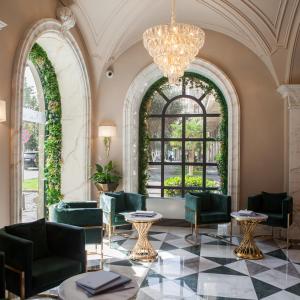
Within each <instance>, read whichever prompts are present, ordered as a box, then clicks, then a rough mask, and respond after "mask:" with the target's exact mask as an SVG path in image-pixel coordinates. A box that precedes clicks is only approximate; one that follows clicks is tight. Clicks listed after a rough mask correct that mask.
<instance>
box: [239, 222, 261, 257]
mask: <svg viewBox="0 0 300 300" xmlns="http://www.w3.org/2000/svg"><path fill="white" fill-rule="evenodd" d="M260 222H262V220H239V221H238V223H239V224H240V225H241V228H242V233H243V239H242V241H241V243H240V245H239V246H238V247H237V248H235V249H234V254H235V255H236V256H237V257H240V258H244V259H262V258H263V257H264V255H263V253H262V252H261V250H260V249H259V248H258V247H257V246H256V244H255V241H254V239H253V232H254V230H255V227H256V225H257V224H258V223H260Z"/></svg>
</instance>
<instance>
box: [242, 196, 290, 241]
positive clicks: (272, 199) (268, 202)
mask: <svg viewBox="0 0 300 300" xmlns="http://www.w3.org/2000/svg"><path fill="white" fill-rule="evenodd" d="M248 209H249V210H253V211H255V212H258V213H263V214H265V215H267V216H268V219H267V221H266V222H265V224H266V225H269V226H272V227H281V228H286V229H287V234H286V241H287V244H288V243H289V235H288V233H289V227H290V226H291V225H292V223H293V198H292V197H290V196H288V195H287V193H278V194H272V193H266V192H262V193H261V194H259V195H256V196H252V197H249V198H248ZM272 233H273V229H272Z"/></svg>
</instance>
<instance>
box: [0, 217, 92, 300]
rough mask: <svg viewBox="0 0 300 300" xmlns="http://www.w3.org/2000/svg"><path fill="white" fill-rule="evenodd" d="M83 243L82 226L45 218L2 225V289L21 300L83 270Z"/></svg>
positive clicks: (84, 262) (84, 260)
mask: <svg viewBox="0 0 300 300" xmlns="http://www.w3.org/2000/svg"><path fill="white" fill-rule="evenodd" d="M84 242H85V234H84V230H83V229H82V228H80V227H75V226H71V225H64V224H57V223H50V222H45V219H41V220H38V221H35V222H31V223H20V224H15V225H10V226H6V227H4V228H2V229H1V230H0V251H2V252H4V253H5V269H6V272H5V282H6V289H7V290H8V291H10V292H12V293H14V294H16V295H18V296H20V297H21V299H25V298H28V297H31V296H34V295H36V294H39V293H41V292H44V291H47V290H48V289H51V288H53V287H56V286H58V285H59V284H60V283H61V282H63V281H64V280H66V279H67V278H69V277H72V276H74V275H77V274H80V273H83V272H85V270H86V254H85V243H84Z"/></svg>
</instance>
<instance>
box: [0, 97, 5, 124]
mask: <svg viewBox="0 0 300 300" xmlns="http://www.w3.org/2000/svg"><path fill="white" fill-rule="evenodd" d="M5 121H6V102H5V101H3V100H0V122H5Z"/></svg>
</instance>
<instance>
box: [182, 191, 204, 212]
mask: <svg viewBox="0 0 300 300" xmlns="http://www.w3.org/2000/svg"><path fill="white" fill-rule="evenodd" d="M184 198H185V207H187V208H189V209H191V210H195V211H196V210H198V209H199V208H200V198H198V197H197V196H195V195H192V194H190V193H187V194H185V197H184Z"/></svg>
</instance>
